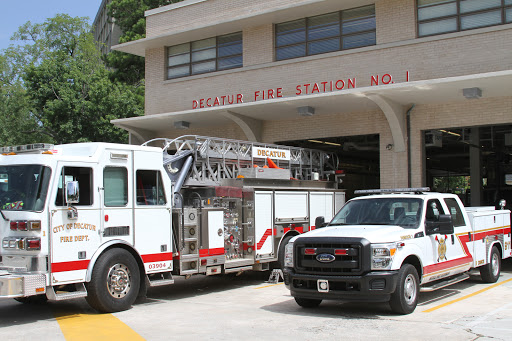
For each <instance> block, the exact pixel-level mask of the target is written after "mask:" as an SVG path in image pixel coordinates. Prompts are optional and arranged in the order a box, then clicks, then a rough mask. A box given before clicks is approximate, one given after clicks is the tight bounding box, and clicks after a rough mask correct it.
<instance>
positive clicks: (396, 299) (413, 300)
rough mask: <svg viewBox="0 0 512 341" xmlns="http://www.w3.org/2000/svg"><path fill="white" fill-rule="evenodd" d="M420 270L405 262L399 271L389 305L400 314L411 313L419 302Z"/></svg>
mask: <svg viewBox="0 0 512 341" xmlns="http://www.w3.org/2000/svg"><path fill="white" fill-rule="evenodd" d="M418 293H419V279H418V271H416V268H415V267H414V266H412V265H411V264H404V265H402V267H401V268H400V270H399V272H398V282H397V284H396V289H395V292H394V293H392V294H391V300H390V301H389V305H390V306H391V310H393V311H394V312H395V313H398V314H410V313H412V312H413V311H414V309H416V304H418Z"/></svg>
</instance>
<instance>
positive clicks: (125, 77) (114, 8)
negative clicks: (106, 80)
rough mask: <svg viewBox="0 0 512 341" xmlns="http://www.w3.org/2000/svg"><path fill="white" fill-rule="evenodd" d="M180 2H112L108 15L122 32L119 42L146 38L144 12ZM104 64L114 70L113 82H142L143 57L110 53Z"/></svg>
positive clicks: (154, 0)
mask: <svg viewBox="0 0 512 341" xmlns="http://www.w3.org/2000/svg"><path fill="white" fill-rule="evenodd" d="M180 1H183V0H112V2H111V3H110V4H108V14H109V16H110V17H112V18H114V20H115V23H116V24H117V25H119V28H120V29H121V30H122V31H123V34H122V35H121V37H120V38H119V42H120V43H126V42H129V41H133V40H138V39H142V38H145V37H146V18H145V17H144V12H145V11H147V10H150V9H153V8H157V7H160V6H165V5H169V4H172V3H176V2H180ZM106 63H107V65H108V66H109V67H111V68H113V69H114V71H113V73H112V76H113V77H114V79H115V80H119V81H121V82H125V83H127V84H132V85H141V83H142V82H143V80H144V58H143V57H139V56H134V55H131V54H127V53H123V52H119V51H112V52H111V53H109V54H108V55H107V57H106Z"/></svg>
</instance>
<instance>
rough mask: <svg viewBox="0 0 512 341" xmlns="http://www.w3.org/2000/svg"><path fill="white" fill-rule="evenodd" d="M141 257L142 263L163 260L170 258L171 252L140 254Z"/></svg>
mask: <svg viewBox="0 0 512 341" xmlns="http://www.w3.org/2000/svg"><path fill="white" fill-rule="evenodd" d="M141 258H142V261H143V262H144V263H152V262H163V261H166V260H172V252H166V253H154V254H150V255H142V256H141Z"/></svg>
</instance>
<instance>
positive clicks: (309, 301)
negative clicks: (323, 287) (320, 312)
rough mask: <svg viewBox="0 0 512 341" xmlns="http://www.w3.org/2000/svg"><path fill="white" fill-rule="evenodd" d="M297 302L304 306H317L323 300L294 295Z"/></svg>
mask: <svg viewBox="0 0 512 341" xmlns="http://www.w3.org/2000/svg"><path fill="white" fill-rule="evenodd" d="M294 298H295V302H297V304H298V305H300V306H301V307H302V308H316V307H318V306H319V305H320V303H322V300H315V299H312V298H302V297H294Z"/></svg>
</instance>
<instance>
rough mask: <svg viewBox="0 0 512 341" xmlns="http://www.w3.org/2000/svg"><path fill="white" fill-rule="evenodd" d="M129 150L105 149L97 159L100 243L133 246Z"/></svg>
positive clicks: (131, 155)
mask: <svg viewBox="0 0 512 341" xmlns="http://www.w3.org/2000/svg"><path fill="white" fill-rule="evenodd" d="M132 153H133V152H132V151H130V150H118V149H116V150H110V149H106V152H105V154H104V157H103V162H101V165H102V166H101V169H100V170H99V172H100V173H101V174H100V179H99V181H100V184H101V186H100V187H102V188H103V190H102V191H100V196H101V199H102V212H101V216H100V220H101V224H102V227H101V238H102V242H103V243H105V242H108V241H110V240H123V241H125V242H126V243H128V244H130V245H133V236H134V230H133V214H132V208H133V185H132V184H131V183H130V180H129V179H130V174H132V172H133V170H132V160H133V154H132Z"/></svg>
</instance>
